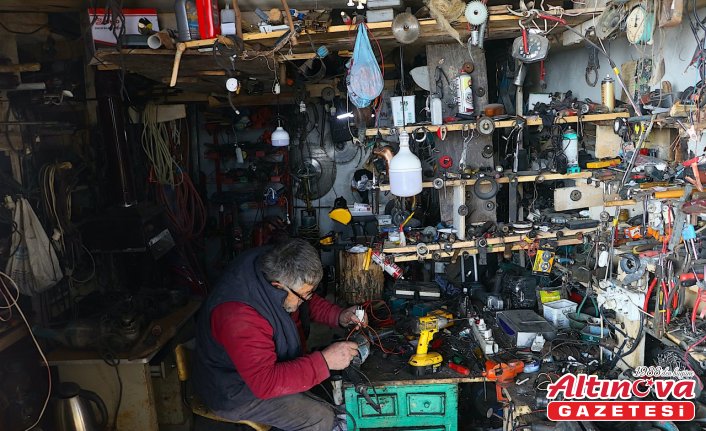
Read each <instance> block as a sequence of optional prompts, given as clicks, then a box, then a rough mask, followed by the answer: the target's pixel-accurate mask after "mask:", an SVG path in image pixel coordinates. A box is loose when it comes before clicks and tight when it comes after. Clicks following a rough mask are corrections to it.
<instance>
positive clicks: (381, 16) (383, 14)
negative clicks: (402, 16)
mask: <svg viewBox="0 0 706 431" xmlns="http://www.w3.org/2000/svg"><path fill="white" fill-rule="evenodd" d="M365 17H366V18H367V19H368V22H385V21H392V20H393V19H394V18H395V11H394V10H392V9H391V8H388V9H375V10H371V9H368V11H367V12H365Z"/></svg>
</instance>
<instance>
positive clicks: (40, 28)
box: [0, 22, 49, 36]
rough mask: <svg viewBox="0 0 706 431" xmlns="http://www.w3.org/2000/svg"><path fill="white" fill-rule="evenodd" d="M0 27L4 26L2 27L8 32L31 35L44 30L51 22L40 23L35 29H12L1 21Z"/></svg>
mask: <svg viewBox="0 0 706 431" xmlns="http://www.w3.org/2000/svg"><path fill="white" fill-rule="evenodd" d="M0 27H2V28H3V29H4V30H5V31H6V32H8V33H12V34H19V35H23V36H28V35H30V34H35V33H37V32H38V31H40V30H43V29H45V28H49V24H42V25H40V26H39V27H37V28H35V29H34V30H30V31H17V30H10V29H9V28H7V26H6V25H5V24H3V23H2V22H0Z"/></svg>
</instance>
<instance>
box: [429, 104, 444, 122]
mask: <svg viewBox="0 0 706 431" xmlns="http://www.w3.org/2000/svg"><path fill="white" fill-rule="evenodd" d="M430 105H431V124H433V125H435V126H441V124H442V123H443V122H444V119H443V114H442V110H443V106H442V103H441V99H439V98H438V97H432V98H431V102H430Z"/></svg>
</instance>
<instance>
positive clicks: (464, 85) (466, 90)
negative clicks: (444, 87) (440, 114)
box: [456, 73, 474, 114]
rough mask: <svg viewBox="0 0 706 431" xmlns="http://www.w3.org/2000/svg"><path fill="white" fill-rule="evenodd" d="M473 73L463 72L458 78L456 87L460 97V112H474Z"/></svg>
mask: <svg viewBox="0 0 706 431" xmlns="http://www.w3.org/2000/svg"><path fill="white" fill-rule="evenodd" d="M471 85H472V80H471V75H469V74H467V73H461V74H460V75H458V77H457V78H456V88H457V89H458V90H457V94H456V98H457V99H458V113H459V114H472V113H473V112H474V106H473V88H472V86H471Z"/></svg>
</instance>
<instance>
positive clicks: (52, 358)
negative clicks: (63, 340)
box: [47, 299, 201, 365]
mask: <svg viewBox="0 0 706 431" xmlns="http://www.w3.org/2000/svg"><path fill="white" fill-rule="evenodd" d="M200 307H201V301H200V300H194V299H192V300H190V301H189V302H188V303H187V304H186V305H184V306H182V307H180V308H178V309H175V310H174V311H173V312H172V313H170V314H168V315H166V316H164V317H162V318H161V319H157V320H155V321H154V322H152V323H151V324H150V325H149V327H148V328H147V329H145V330H144V331H143V334H142V336H141V337H140V338H139V339H138V340H137V341H136V344H135V345H134V346H133V347H132V349H131V350H130V351H125V352H118V353H117V354H116V356H117V358H118V359H120V361H121V362H125V363H147V362H149V361H150V360H151V359H152V358H153V357H154V355H156V354H157V352H159V351H160V350H161V349H162V348H163V347H164V346H166V345H167V343H168V342H169V341H170V340H171V339H172V338H173V337H174V336H175V335H176V334H177V333H178V331H179V330H180V329H181V328H182V327H183V326H184V325H185V324H186V323H187V322H188V320H189V319H191V318H192V317H193V316H194V315H195V314H196V312H197V311H198V310H199V308H200ZM104 357H105V355H104V352H103V353H101V352H99V351H97V350H75V349H71V348H68V347H59V348H56V349H54V350H53V351H51V352H49V354H47V359H48V361H49V364H50V365H59V364H63V363H72V364H93V363H102V362H103V361H104Z"/></svg>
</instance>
